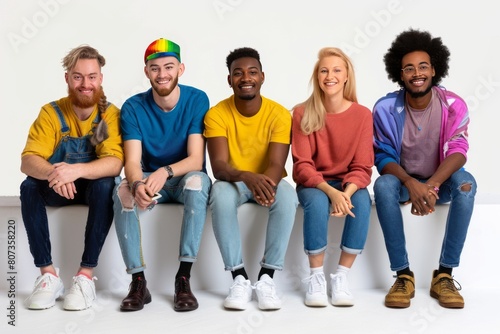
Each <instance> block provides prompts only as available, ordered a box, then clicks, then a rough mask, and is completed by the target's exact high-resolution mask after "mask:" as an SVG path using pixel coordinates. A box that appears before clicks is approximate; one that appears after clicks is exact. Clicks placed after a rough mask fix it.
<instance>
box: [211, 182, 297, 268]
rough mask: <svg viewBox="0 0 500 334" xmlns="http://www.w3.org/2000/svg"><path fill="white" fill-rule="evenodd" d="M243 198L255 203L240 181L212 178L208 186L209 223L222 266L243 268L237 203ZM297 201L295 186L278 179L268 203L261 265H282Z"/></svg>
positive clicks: (277, 266) (239, 204)
mask: <svg viewBox="0 0 500 334" xmlns="http://www.w3.org/2000/svg"><path fill="white" fill-rule="evenodd" d="M246 202H253V203H255V201H254V199H253V194H252V192H251V191H250V190H249V189H248V187H247V186H246V185H245V183H243V182H225V181H216V182H215V183H214V185H213V186H212V191H211V193H210V209H211V211H212V225H213V229H214V234H215V238H216V240H217V244H218V245H219V249H220V252H221V255H222V260H223V261H224V266H225V268H224V269H225V270H230V271H234V270H236V269H240V268H243V257H242V251H241V236H240V228H239V223H238V207H239V206H241V205H242V204H244V203H246ZM297 205H298V201H297V195H296V193H295V190H294V189H293V187H292V186H291V185H290V184H289V183H288V182H286V181H285V180H283V179H282V180H281V181H280V183H278V188H277V191H276V198H275V201H274V203H273V204H272V205H271V206H270V207H269V219H268V222H267V230H266V242H265V250H264V257H263V259H262V261H261V263H260V265H261V266H262V267H264V268H269V269H275V270H282V269H283V265H284V262H285V253H286V250H287V247H288V241H289V239H290V234H291V233H292V228H293V224H294V221H295V212H296V209H297Z"/></svg>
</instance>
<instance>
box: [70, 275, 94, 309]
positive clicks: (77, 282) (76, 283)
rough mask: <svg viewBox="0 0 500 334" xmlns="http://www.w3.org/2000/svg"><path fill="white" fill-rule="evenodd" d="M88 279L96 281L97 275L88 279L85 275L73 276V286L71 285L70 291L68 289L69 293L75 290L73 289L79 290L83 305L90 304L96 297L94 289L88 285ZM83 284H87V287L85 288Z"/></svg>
mask: <svg viewBox="0 0 500 334" xmlns="http://www.w3.org/2000/svg"><path fill="white" fill-rule="evenodd" d="M89 281H90V282H92V281H97V277H95V276H94V277H92V279H91V280H89V279H88V278H86V277H82V276H80V275H79V276H75V277H73V286H72V287H71V291H70V293H73V292H75V290H80V293H81V295H82V296H83V299H84V301H85V306H89V305H91V304H92V301H93V300H94V299H95V297H96V296H95V290H94V289H93V288H92V286H89V285H90V282H89ZM85 286H87V289H85ZM89 290H90V292H91V293H92V295H90V294H89V293H88V291H89Z"/></svg>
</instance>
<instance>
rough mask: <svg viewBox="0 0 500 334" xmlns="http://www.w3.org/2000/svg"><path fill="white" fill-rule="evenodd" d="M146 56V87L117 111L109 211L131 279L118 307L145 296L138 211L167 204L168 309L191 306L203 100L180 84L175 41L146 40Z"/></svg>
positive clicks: (202, 185) (203, 200)
mask: <svg viewBox="0 0 500 334" xmlns="http://www.w3.org/2000/svg"><path fill="white" fill-rule="evenodd" d="M144 62H145V66H144V73H145V74H146V77H147V78H148V79H149V81H150V82H151V88H150V89H149V90H147V91H146V92H142V93H139V94H137V95H134V96H132V97H130V98H129V99H128V100H127V101H125V103H124V104H123V106H122V110H121V130H122V137H123V143H124V151H125V178H124V179H121V178H120V177H118V178H117V182H116V184H117V185H116V188H115V192H114V212H115V227H116V233H117V236H118V240H119V243H120V248H121V251H122V256H123V260H124V262H125V265H126V267H127V273H129V274H131V275H132V283H131V284H130V290H129V294H128V295H127V297H126V298H125V299H123V301H122V303H121V305H120V309H121V310H122V311H137V310H140V309H142V308H143V307H144V304H147V303H149V302H151V294H150V292H149V290H148V289H147V287H146V279H145V276H144V270H145V269H146V265H145V263H144V258H143V253H142V243H141V242H142V240H141V231H140V221H139V216H140V214H139V213H140V210H145V209H149V210H152V209H153V207H154V206H155V205H156V204H158V203H166V202H173V203H182V204H184V216H183V220H182V231H181V240H180V246H179V261H180V265H179V270H178V272H177V274H176V277H175V295H174V309H175V310H176V311H192V310H195V309H197V308H198V301H197V299H196V297H195V296H194V295H193V293H192V292H191V288H190V273H191V266H192V264H193V262H195V261H196V258H197V254H198V249H199V246H200V241H201V236H202V232H203V227H204V224H205V218H206V209H207V205H208V194H209V191H210V188H211V183H212V182H211V180H210V178H209V177H208V175H207V174H206V169H205V140H204V138H203V128H204V125H203V118H204V116H205V113H206V112H207V110H208V108H209V101H208V97H207V95H206V94H205V93H204V92H203V91H201V90H199V89H197V88H194V87H190V86H185V85H181V84H178V79H179V77H180V76H181V75H182V74H183V73H184V64H183V63H181V56H180V47H179V45H177V44H176V43H174V42H172V41H169V40H166V39H164V38H160V39H158V40H156V41H154V42H152V43H151V44H150V45H149V46H148V47H147V49H146V52H145V54H144ZM166 220H168V219H166Z"/></svg>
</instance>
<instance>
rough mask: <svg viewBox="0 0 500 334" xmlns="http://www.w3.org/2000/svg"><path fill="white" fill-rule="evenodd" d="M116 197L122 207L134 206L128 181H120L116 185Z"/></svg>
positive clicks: (130, 207)
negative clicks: (118, 184) (117, 185)
mask: <svg viewBox="0 0 500 334" xmlns="http://www.w3.org/2000/svg"><path fill="white" fill-rule="evenodd" d="M118 198H119V199H120V202H121V204H122V208H123V209H129V210H131V209H133V208H134V196H132V192H131V191H130V189H129V187H128V182H127V183H125V182H122V183H121V184H120V186H119V187H118Z"/></svg>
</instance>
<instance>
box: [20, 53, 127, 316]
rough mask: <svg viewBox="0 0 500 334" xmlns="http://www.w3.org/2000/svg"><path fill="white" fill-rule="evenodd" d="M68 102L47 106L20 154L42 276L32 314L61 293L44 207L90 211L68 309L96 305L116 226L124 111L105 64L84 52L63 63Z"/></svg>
mask: <svg viewBox="0 0 500 334" xmlns="http://www.w3.org/2000/svg"><path fill="white" fill-rule="evenodd" d="M62 63H63V67H64V69H65V71H66V73H65V79H66V83H67V84H68V96H67V97H64V98H61V99H59V100H57V101H53V102H50V103H48V104H46V105H45V106H43V107H42V109H41V111H40V113H39V115H38V118H37V119H36V120H35V121H34V122H33V124H32V125H31V128H30V131H29V135H28V139H27V142H26V146H25V148H24V150H23V152H22V158H21V171H22V172H23V173H25V174H26V175H27V178H26V179H25V180H24V181H23V182H22V184H21V212H22V217H23V221H24V225H25V227H26V232H27V234H28V241H29V246H30V251H31V254H32V255H33V258H34V263H35V266H37V267H38V268H40V273H41V275H40V276H39V277H38V278H37V279H36V282H35V286H34V289H33V293H32V294H31V295H30V296H29V298H28V299H27V307H28V308H29V309H47V308H50V307H52V306H54V305H55V300H56V299H57V298H59V297H61V296H62V295H63V294H64V284H63V282H62V280H61V278H60V277H59V268H56V267H55V266H54V264H53V262H52V256H51V242H50V236H49V226H48V219H47V212H46V206H66V205H72V204H85V205H88V207H89V212H88V217H87V225H86V228H85V242H84V250H83V255H82V259H81V263H80V268H79V270H78V272H77V273H76V275H75V276H74V277H73V283H72V286H71V289H70V291H69V293H68V294H67V295H66V297H65V298H64V309H66V310H84V309H87V308H89V307H91V306H92V302H93V300H94V299H95V298H96V292H95V285H94V280H95V279H96V278H95V277H94V276H93V269H94V268H95V267H96V266H97V262H98V257H99V254H100V252H101V249H102V246H103V244H104V241H105V240H106V237H107V235H108V232H109V229H110V227H111V224H112V222H113V203H112V192H113V187H114V178H115V177H116V176H117V175H119V174H120V171H121V169H122V167H123V158H124V157H123V149H122V141H121V136H120V128H119V112H120V111H119V109H118V108H117V107H116V106H114V105H112V104H111V103H108V102H107V101H106V96H105V95H104V92H103V89H102V86H101V84H102V80H103V75H102V73H101V68H102V67H103V66H104V65H105V59H104V57H103V56H102V55H100V54H99V52H98V51H97V50H96V49H94V48H92V47H90V46H88V45H83V46H79V47H77V48H75V49H73V50H71V51H70V52H69V53H68V55H67V56H66V57H64V59H63V61H62Z"/></svg>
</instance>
